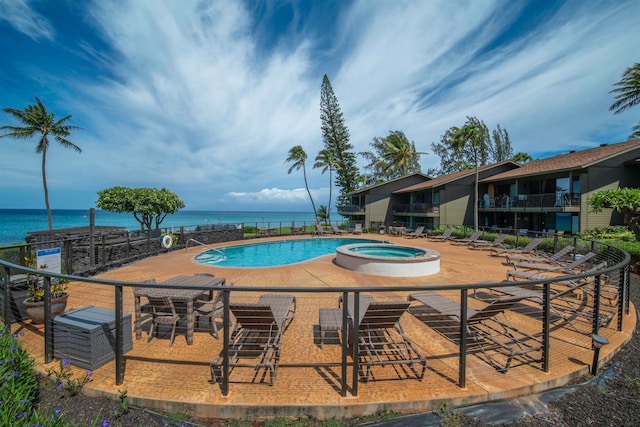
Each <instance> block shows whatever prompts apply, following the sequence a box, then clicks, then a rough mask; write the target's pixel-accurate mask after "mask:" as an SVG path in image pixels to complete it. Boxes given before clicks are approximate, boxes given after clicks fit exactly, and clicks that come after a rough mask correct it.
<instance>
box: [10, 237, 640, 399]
mask: <svg viewBox="0 0 640 427" xmlns="http://www.w3.org/2000/svg"><path fill="white" fill-rule="evenodd" d="M556 238H557V237H556ZM572 239H574V240H573V241H572V242H573V243H574V244H575V245H576V251H577V252H580V253H584V252H586V251H594V252H596V253H597V257H596V259H597V262H602V261H606V265H607V266H606V267H604V268H602V269H600V270H598V271H596V272H583V273H579V274H570V275H565V276H562V277H549V278H544V279H541V280H528V281H523V282H518V285H535V284H537V285H539V286H540V285H541V286H542V310H543V316H542V324H541V327H540V330H539V331H538V332H537V335H539V336H541V340H542V348H541V359H540V360H541V366H542V369H543V370H544V371H545V372H547V371H548V370H549V363H550V362H549V361H550V357H549V356H550V352H551V351H552V350H553V348H552V347H551V344H550V316H551V314H552V313H551V307H550V288H551V284H552V283H557V282H561V281H571V280H574V281H575V280H580V279H583V278H586V277H590V276H593V277H594V280H593V285H592V286H593V288H592V289H591V290H590V292H591V294H590V295H591V296H592V297H593V306H591V307H587V309H588V310H589V315H590V316H592V318H593V321H592V325H591V326H590V327H589V328H587V329H586V330H585V331H584V334H585V335H586V336H588V335H589V334H597V333H598V331H599V329H600V328H601V327H602V326H601V324H600V321H599V316H600V310H601V309H602V306H603V304H604V302H603V300H602V298H601V295H602V285H603V282H604V279H605V278H606V279H607V281H608V283H609V284H610V285H613V286H612V289H614V290H615V291H614V292H615V293H617V294H616V295H615V301H616V302H615V307H613V309H615V311H616V313H617V316H618V319H617V324H616V329H617V330H618V331H621V330H622V324H623V323H622V322H623V319H624V317H625V316H626V315H628V314H629V283H630V273H629V264H630V260H631V257H630V255H629V254H628V253H627V252H625V251H623V250H621V249H619V248H616V247H614V246H610V245H606V244H603V243H600V242H596V241H586V240H585V241H582V240H581V241H577V240H575V238H572ZM565 243H566V242H565ZM523 244H524V242H523ZM0 266H1V273H2V278H3V283H4V284H10V283H11V282H12V276H13V275H15V274H27V275H36V276H40V277H42V278H43V280H44V289H45V295H44V301H45V321H44V362H45V363H50V362H51V361H52V359H53V336H52V335H53V327H52V325H53V319H52V316H51V308H50V307H51V292H50V290H49V286H48V285H49V284H50V283H51V280H52V279H53V278H58V279H65V280H69V281H74V282H85V283H92V284H97V285H101V286H104V287H105V288H111V289H113V290H114V307H115V373H114V377H115V382H116V384H117V385H120V384H122V383H123V381H124V376H125V365H124V329H123V328H124V323H123V298H122V296H123V289H124V288H127V287H158V288H174V287H175V285H170V284H161V283H158V284H149V283H142V282H122V281H113V280H104V279H99V278H95V277H94V278H89V277H79V276H71V275H65V274H51V273H47V272H45V271H42V270H35V269H30V268H26V267H24V266H21V265H18V264H14V263H11V262H7V261H1V260H0ZM511 285H513V282H511V283H509V282H499V283H491V284H487V283H475V284H462V285H455V286H453V285H444V286H431V285H425V286H416V285H411V286H396V287H394V293H398V292H411V293H416V292H421V291H448V292H450V293H459V298H460V315H459V318H460V319H461V322H460V325H459V331H458V333H459V337H460V338H459V353H458V358H459V368H458V369H459V371H458V385H459V386H460V387H462V388H464V387H465V384H466V378H467V373H466V366H467V365H466V358H467V355H468V353H469V337H468V333H469V330H468V328H467V326H468V325H467V324H466V319H467V314H468V310H469V308H468V301H469V298H470V295H469V294H470V293H473V294H476V293H478V292H483V291H487V289H489V288H488V287H489V286H490V287H491V289H497V290H499V289H500V288H501V287H504V286H511ZM181 288H184V289H197V290H202V291H210V290H211V289H210V288H207V287H203V286H195V285H194V286H191V285H182V286H181ZM217 289H222V291H223V301H224V315H223V325H224V342H223V351H222V354H223V355H224V357H223V364H222V372H223V374H222V380H221V381H220V389H221V392H222V394H223V395H224V396H227V395H228V394H229V351H228V350H229V340H230V337H231V324H230V321H229V320H230V319H231V317H230V310H229V303H230V301H231V297H232V294H236V293H253V294H261V293H267V292H268V293H278V292H282V293H296V294H323V293H329V292H330V293H333V294H335V293H339V294H341V297H342V300H343V303H344V306H345V307H346V302H347V301H348V300H349V299H351V298H353V300H354V302H355V307H358V305H359V304H358V301H359V298H360V296H361V295H362V294H363V293H365V292H366V293H370V294H373V295H376V294H378V293H383V292H388V291H389V289H388V288H387V287H361V288H358V289H357V290H354V289H353V288H342V287H336V288H331V290H327V289H326V288H311V287H304V286H295V287H277V288H274V287H270V286H257V287H242V286H238V285H235V286H224V287H222V288H217ZM10 290H11V286H10V285H9V286H3V292H4V319H3V321H4V323H5V324H11V320H10V318H9V311H10V305H9V301H10ZM354 317H355V318H354V319H352V322H353V325H352V326H350V324H349V323H348V322H349V320H348V318H347V316H343V324H342V331H343V332H346V331H347V330H348V328H350V327H353V330H354V331H358V326H359V325H358V316H357V314H356V315H355V316H354ZM344 336H347V335H346V333H345V335H343V337H344ZM345 341H346V340H344V339H343V348H342V357H341V362H340V366H341V368H342V378H341V379H340V381H341V391H340V392H341V394H342V395H343V396H346V395H347V392H348V391H349V390H350V392H351V394H353V395H354V396H355V395H357V392H358V378H359V377H358V375H359V366H358V360H359V357H358V356H359V355H358V351H359V349H358V345H355V346H353V349H352V350H351V351H353V353H352V354H351V356H352V362H351V363H348V359H347V347H346V344H345ZM356 342H357V341H356ZM436 356H437V355H436ZM307 362H308V363H311V364H312V365H313V361H307ZM349 368H350V375H347V373H348V372H349ZM348 376H350V377H351V380H352V382H351V386H349V381H348V379H349V378H348Z"/></svg>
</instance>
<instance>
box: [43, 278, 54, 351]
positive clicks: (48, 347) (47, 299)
mask: <svg viewBox="0 0 640 427" xmlns="http://www.w3.org/2000/svg"><path fill="white" fill-rule="evenodd" d="M43 286H44V363H51V361H52V360H53V320H52V319H51V277H49V276H44V284H43Z"/></svg>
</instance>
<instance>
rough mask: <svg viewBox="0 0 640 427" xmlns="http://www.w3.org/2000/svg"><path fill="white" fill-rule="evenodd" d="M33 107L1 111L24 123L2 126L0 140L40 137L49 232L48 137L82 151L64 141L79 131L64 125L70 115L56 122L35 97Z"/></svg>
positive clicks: (50, 228)
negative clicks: (2, 132) (72, 133)
mask: <svg viewBox="0 0 640 427" xmlns="http://www.w3.org/2000/svg"><path fill="white" fill-rule="evenodd" d="M35 98H36V104H35V105H27V106H26V107H25V109H24V110H18V109H16V108H3V111H4V112H5V113H7V114H11V115H12V116H13V117H15V118H16V119H18V120H19V121H20V122H22V123H24V124H25V126H24V127H20V126H2V127H0V130H3V131H8V133H5V134H4V135H0V138H4V137H10V138H16V139H29V138H31V137H33V135H35V134H39V135H40V139H39V141H38V145H37V146H36V153H42V185H43V186H44V203H45V206H46V208H47V219H48V220H49V230H52V229H53V220H52V218H51V207H50V206H49V189H48V188H47V174H46V163H47V149H48V148H49V136H50V135H51V136H53V137H54V138H55V140H56V141H58V143H59V144H60V145H62V146H63V147H65V148H71V149H73V150H75V151H77V152H78V153H81V152H82V149H81V148H80V147H78V146H77V145H75V144H74V143H73V142H71V141H69V140H68V139H66V137H67V136H69V135H70V133H71V131H72V130H74V129H81V128H79V127H77V126H71V125H67V124H65V123H66V122H67V121H68V120H70V119H71V115H68V116H64V117H63V118H61V119H60V120H57V121H56V116H55V114H53V113H50V112H49V111H47V109H46V108H45V106H44V105H43V104H42V102H41V101H40V99H39V98H38V97H37V96H36V97H35Z"/></svg>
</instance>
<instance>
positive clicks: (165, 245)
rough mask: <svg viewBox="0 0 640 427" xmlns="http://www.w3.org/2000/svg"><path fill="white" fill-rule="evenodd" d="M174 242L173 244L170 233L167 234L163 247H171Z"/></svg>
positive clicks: (163, 240)
mask: <svg viewBox="0 0 640 427" xmlns="http://www.w3.org/2000/svg"><path fill="white" fill-rule="evenodd" d="M172 244H173V239H172V238H171V236H170V235H168V234H166V235H165V236H164V237H163V238H162V247H163V248H165V249H169V248H170V247H171V245H172Z"/></svg>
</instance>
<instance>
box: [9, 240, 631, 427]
mask: <svg viewBox="0 0 640 427" xmlns="http://www.w3.org/2000/svg"><path fill="white" fill-rule="evenodd" d="M304 237H307V236H302V238H304ZM363 237H366V238H380V239H382V238H384V239H385V240H390V241H393V242H395V243H401V244H406V245H411V246H418V247H425V248H431V249H435V250H437V251H439V252H440V254H441V271H440V272H439V273H437V274H435V275H432V276H425V277H417V278H388V277H379V276H368V275H363V274H358V273H354V272H352V271H348V270H345V269H343V268H341V267H339V266H337V265H335V263H334V262H333V259H334V258H335V256H334V255H327V256H324V257H321V258H318V259H315V260H311V261H307V262H303V263H299V264H294V265H288V266H283V267H270V268H258V269H239V268H222V267H212V266H206V265H202V264H199V263H197V262H196V261H194V256H195V254H197V253H199V252H200V251H201V250H202V249H200V248H193V247H192V248H190V249H189V250H188V251H185V250H176V251H174V252H172V253H170V254H166V255H162V256H156V257H151V258H147V259H144V260H142V261H139V262H136V263H133V264H130V265H127V266H125V267H122V268H119V269H117V270H113V271H109V272H107V273H104V274H101V275H100V276H99V277H100V278H105V279H112V280H124V281H143V280H147V279H150V278H152V277H153V278H155V279H156V280H158V281H162V280H165V279H167V278H170V277H172V276H176V275H183V274H194V273H197V272H210V273H214V274H215V275H216V276H222V277H226V279H227V282H234V283H235V285H236V286H247V287H254V286H270V287H273V288H279V287H293V286H301V287H317V288H322V289H325V290H327V293H323V294H315V293H303V292H300V293H296V294H295V296H296V299H297V307H298V308H297V312H296V316H295V319H294V321H293V323H292V324H291V326H290V327H289V329H288V330H287V332H286V333H285V335H284V343H283V347H282V356H281V364H280V369H279V371H278V377H277V381H276V383H275V385H273V386H270V385H269V378H268V375H267V376H266V378H263V379H262V378H261V377H259V378H257V379H253V377H252V375H251V373H248V372H247V370H246V369H245V370H244V372H243V371H240V370H238V371H233V373H232V375H231V382H230V386H229V389H230V395H229V396H227V397H224V396H222V394H221V391H220V386H219V385H218V384H211V383H209V382H208V380H209V379H210V371H209V363H210V362H211V360H213V359H214V358H215V357H216V356H217V355H218V354H219V352H220V350H221V349H222V339H215V338H214V337H213V336H212V335H211V334H210V333H208V332H207V331H196V332H195V336H194V343H193V345H187V343H186V340H185V336H184V332H185V331H184V329H179V330H178V334H177V336H176V339H175V343H174V344H173V346H172V347H169V333H168V331H167V332H166V333H164V334H162V335H161V336H160V337H159V338H154V339H152V340H151V341H150V342H147V333H146V331H148V324H147V325H146V327H145V329H144V331H145V332H143V334H142V339H139V340H136V339H135V336H134V339H133V350H131V351H130V352H128V353H126V354H125V362H126V370H125V382H124V384H122V385H120V386H117V385H116V384H115V362H113V361H112V362H109V363H107V364H106V365H104V366H102V367H100V368H98V369H96V370H95V371H94V373H93V381H92V382H90V383H88V384H87V385H86V386H85V388H84V389H83V392H84V393H86V394H91V395H107V396H111V397H113V398H114V399H116V398H117V396H118V394H119V390H123V389H125V388H126V390H127V396H128V401H129V403H130V404H132V405H136V406H142V407H147V408H150V409H155V410H160V411H167V412H178V413H185V414H192V415H194V416H198V417H208V418H260V417H275V416H302V415H311V416H314V417H317V418H321V419H322V418H331V417H340V418H350V417H355V416H361V415H370V414H374V413H376V412H380V411H389V410H393V411H399V412H402V413H415V412H420V411H428V410H432V409H436V408H439V407H440V406H441V405H442V403H444V402H446V403H447V404H448V405H449V406H450V407H455V406H460V405H468V404H472V403H479V402H485V401H491V400H497V399H504V398H510V397H516V396H520V395H526V394H530V393H533V392H537V391H542V390H545V389H548V388H551V387H555V386H558V385H562V384H565V383H567V382H568V381H569V380H571V379H572V378H576V377H580V376H582V375H585V374H587V373H588V372H589V367H590V364H591V361H592V358H593V350H592V349H591V339H590V338H589V336H588V335H584V334H578V333H576V332H575V331H573V330H570V329H568V328H565V327H560V328H553V329H552V331H551V337H552V339H551V359H550V370H549V372H544V371H543V370H542V369H541V365H540V364H539V363H530V364H523V363H515V364H514V366H513V367H512V368H511V369H510V370H509V371H508V372H507V373H500V372H498V371H497V370H496V369H495V368H493V367H492V366H491V365H489V364H488V363H487V362H486V361H485V360H484V359H483V358H481V357H478V356H476V355H469V356H468V357H467V379H466V387H465V388H464V389H463V388H460V387H459V386H458V384H457V381H458V346H457V345H455V344H453V343H452V342H451V341H448V340H447V339H445V338H443V337H442V336H441V335H440V334H438V333H436V332H435V331H433V330H432V329H430V328H429V327H427V326H426V325H425V324H424V323H422V322H421V321H419V320H418V319H417V318H416V317H414V316H412V315H409V314H405V315H404V316H403V318H402V323H403V326H404V329H405V332H406V334H407V335H408V336H409V338H410V339H411V340H412V341H413V342H414V344H415V345H416V346H417V348H418V349H419V351H420V352H422V354H424V355H426V356H427V360H428V369H427V374H426V376H425V379H424V380H423V381H418V380H417V379H415V378H412V377H410V376H408V375H404V374H403V373H402V372H398V371H396V370H394V369H393V368H391V367H386V368H383V369H380V370H379V371H377V372H376V376H375V380H373V381H369V382H366V383H362V382H361V383H359V386H358V387H359V388H358V395H357V396H352V395H348V396H347V397H342V396H341V394H340V376H341V368H340V366H339V365H338V364H339V363H340V360H341V347H340V345H338V342H337V340H336V338H337V336H334V337H333V338H334V339H333V341H331V339H329V340H328V343H327V344H325V345H324V346H323V348H321V347H320V346H319V336H320V334H319V329H318V312H319V309H320V308H333V307H337V300H338V297H339V296H340V294H339V293H338V292H331V289H332V288H337V287H350V288H358V287H363V286H366V287H377V286H380V287H384V288H388V290H387V291H385V292H383V293H381V294H378V295H376V298H377V299H380V300H385V299H387V300H403V301H404V300H406V298H407V294H408V292H398V291H396V290H394V288H396V287H398V286H424V285H434V286H435V285H438V286H440V285H446V286H449V285H451V286H455V285H456V284H465V283H476V282H482V281H501V280H503V279H504V278H505V272H506V270H507V269H508V267H507V266H505V265H503V264H502V262H501V261H502V259H501V258H496V257H491V256H489V255H488V252H485V251H471V250H468V249H467V247H466V246H454V245H450V244H449V243H448V242H429V241H427V240H426V239H422V238H421V239H406V238H402V237H389V236H379V235H374V234H365V235H363ZM290 238H291V239H295V238H301V237H290ZM264 240H266V239H262V240H261V241H264ZM242 243H247V241H243V242H233V243H232V244H242ZM69 292H70V297H69V304H68V307H67V310H70V309H73V308H78V307H82V306H86V305H94V306H99V307H103V308H107V309H113V304H114V292H113V290H112V289H110V288H108V287H106V286H99V285H93V284H87V283H73V284H71V285H70V287H69ZM232 295H233V296H232V298H233V299H234V300H235V301H247V302H255V301H256V300H257V299H258V296H259V294H256V293H247V292H245V293H233V294H232ZM456 295H459V292H456V291H453V292H451V293H450V294H448V295H447V296H449V297H450V298H452V299H454V298H455V296H456ZM133 300H134V299H133V294H132V292H131V290H130V289H125V291H124V312H125V313H132V314H133V311H134V310H133ZM476 303H477V304H478V306H481V305H482V304H483V303H482V302H479V301H475V300H470V303H469V304H470V307H471V306H475V304H476ZM635 313H636V312H635V309H632V310H631V312H630V314H629V315H628V316H626V317H625V318H624V322H623V331H622V332H617V331H616V330H615V329H614V328H615V322H612V323H611V324H610V325H609V326H608V327H607V328H604V329H601V330H600V334H601V335H603V336H605V337H606V338H607V339H608V340H609V342H610V343H611V344H610V345H607V346H605V347H604V348H603V349H602V351H601V353H600V356H601V360H606V359H608V358H610V357H611V356H612V355H613V354H614V353H615V352H616V351H617V350H618V349H619V348H620V346H621V345H622V344H623V343H624V342H626V341H627V340H629V339H630V337H631V334H632V332H633V330H634V328H635V324H636V320H637V319H636V314H635ZM510 319H511V321H512V322H513V324H514V325H515V326H518V327H519V328H523V329H527V328H529V329H530V328H532V327H534V328H535V326H532V324H533V323H534V321H532V319H531V318H530V317H529V316H526V315H525V313H515V314H513V313H510ZM18 330H20V331H24V332H25V333H26V336H25V337H24V339H23V342H24V345H25V347H26V348H28V349H30V350H31V352H32V355H33V356H34V357H35V358H36V361H37V367H38V369H39V370H41V371H42V372H44V370H45V368H46V367H47V365H44V364H43V363H42V361H43V338H42V330H41V329H40V328H37V327H34V326H32V325H30V323H29V322H28V321H27V322H25V323H23V324H17V325H14V332H15V331H18ZM329 338H331V336H329ZM348 360H349V361H351V359H350V358H349V359H348ZM54 363H57V361H56V360H54ZM319 364H326V365H321V366H318V365H319ZM74 371H75V372H76V373H77V374H78V375H81V374H82V373H83V372H84V370H83V369H77V368H74ZM350 374H351V370H349V375H350ZM261 379H262V381H261ZM348 384H351V378H350V377H349V379H348Z"/></svg>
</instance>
